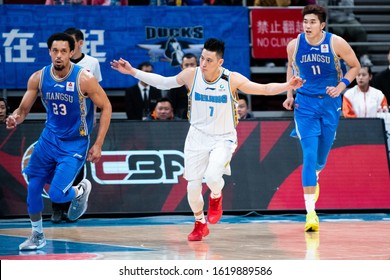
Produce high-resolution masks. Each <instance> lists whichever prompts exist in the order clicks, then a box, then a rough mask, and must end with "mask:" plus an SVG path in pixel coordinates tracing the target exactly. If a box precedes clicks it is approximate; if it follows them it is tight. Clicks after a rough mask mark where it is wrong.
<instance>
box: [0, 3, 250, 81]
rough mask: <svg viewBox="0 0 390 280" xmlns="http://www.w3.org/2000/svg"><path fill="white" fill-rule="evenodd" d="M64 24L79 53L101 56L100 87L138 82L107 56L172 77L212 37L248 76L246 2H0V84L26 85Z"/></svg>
mask: <svg viewBox="0 0 390 280" xmlns="http://www.w3.org/2000/svg"><path fill="white" fill-rule="evenodd" d="M69 27H75V28H78V29H81V30H82V31H83V33H84V36H85V44H84V50H83V51H84V52H85V53H86V54H89V55H91V56H93V57H96V58H97V59H98V60H99V62H100V67H101V71H102V76H103V81H102V82H101V85H102V86H103V88H106V89H117V88H126V87H129V86H131V85H133V84H135V83H136V82H137V80H135V79H134V78H132V77H130V76H125V75H122V74H120V73H118V72H116V71H114V70H112V69H111V66H110V62H111V61H112V60H113V59H119V58H120V57H122V58H124V59H126V60H128V61H129V62H130V63H131V64H132V65H133V66H135V67H137V66H138V64H140V63H141V62H144V61H149V62H151V63H152V65H153V67H154V72H155V73H159V74H162V75H165V76H173V75H176V74H177V73H179V72H180V70H181V69H180V62H181V59H182V56H183V55H184V54H186V53H193V54H195V55H196V56H197V57H199V55H200V53H201V50H202V47H203V44H204V42H205V40H206V39H208V38H210V37H215V38H218V39H221V40H223V41H224V42H225V57H224V59H225V62H224V67H226V68H228V69H229V70H231V71H237V72H240V73H242V74H243V75H245V76H247V77H249V75H250V70H249V53H250V52H249V31H248V29H249V21H248V9H247V8H246V7H239V6H238V7H237V6H235V7H226V6H220V7H212V8H210V7H206V6H188V7H169V6H161V7H149V6H121V7H117V6H103V7H101V6H46V5H0V33H1V36H0V42H1V48H0V51H1V52H0V88H7V89H25V88H26V85H27V80H28V78H29V77H30V75H31V74H32V73H34V72H35V71H37V70H39V69H41V68H42V67H44V66H46V65H48V64H50V63H51V60H50V56H49V52H48V49H47V44H46V42H47V39H48V38H49V36H50V35H51V34H53V33H56V32H62V31H64V30H65V29H67V28H69Z"/></svg>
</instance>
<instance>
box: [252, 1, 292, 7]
mask: <svg viewBox="0 0 390 280" xmlns="http://www.w3.org/2000/svg"><path fill="white" fill-rule="evenodd" d="M290 4H291V0H255V1H254V3H253V6H265V7H269V6H276V7H288V6H290Z"/></svg>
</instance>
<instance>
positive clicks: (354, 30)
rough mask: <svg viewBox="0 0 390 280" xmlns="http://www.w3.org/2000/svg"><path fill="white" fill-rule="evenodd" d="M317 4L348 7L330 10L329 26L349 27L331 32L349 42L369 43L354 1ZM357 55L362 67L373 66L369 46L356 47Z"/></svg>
mask: <svg viewBox="0 0 390 280" xmlns="http://www.w3.org/2000/svg"><path fill="white" fill-rule="evenodd" d="M317 4H319V5H321V6H323V7H327V6H347V7H350V8H346V9H329V12H328V14H329V19H328V23H329V24H346V25H348V26H332V27H329V31H330V32H332V33H334V34H336V35H339V36H341V37H343V38H344V39H345V40H346V41H348V42H362V43H366V42H367V32H366V30H365V29H364V27H363V25H362V24H361V23H360V22H359V20H358V19H357V18H356V16H355V14H354V13H353V7H354V6H355V3H354V0H317ZM353 48H354V50H355V52H356V55H357V56H358V57H359V58H360V63H361V64H362V65H367V66H372V62H371V60H370V57H369V56H368V46H356V47H355V46H354V47H353Z"/></svg>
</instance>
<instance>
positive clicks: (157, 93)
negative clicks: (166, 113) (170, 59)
mask: <svg viewBox="0 0 390 280" xmlns="http://www.w3.org/2000/svg"><path fill="white" fill-rule="evenodd" d="M138 69H139V70H142V71H145V72H150V73H152V72H153V66H152V64H150V62H148V61H146V62H143V63H141V64H140V65H138ZM160 98H161V90H159V89H157V88H155V87H152V86H150V85H148V84H146V83H144V82H142V81H139V82H138V83H137V84H136V85H134V86H132V87H130V88H127V89H126V95H125V108H126V115H127V119H129V120H144V119H146V117H147V116H148V115H149V114H150V112H153V110H154V108H155V107H156V104H157V100H158V99H160Z"/></svg>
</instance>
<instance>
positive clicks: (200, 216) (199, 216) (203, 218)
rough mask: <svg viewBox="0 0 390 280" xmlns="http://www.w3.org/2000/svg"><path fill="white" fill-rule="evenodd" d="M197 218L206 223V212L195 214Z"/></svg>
mask: <svg viewBox="0 0 390 280" xmlns="http://www.w3.org/2000/svg"><path fill="white" fill-rule="evenodd" d="M195 220H197V221H199V222H201V223H202V224H205V223H206V218H205V217H204V213H202V214H200V215H198V216H195Z"/></svg>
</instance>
